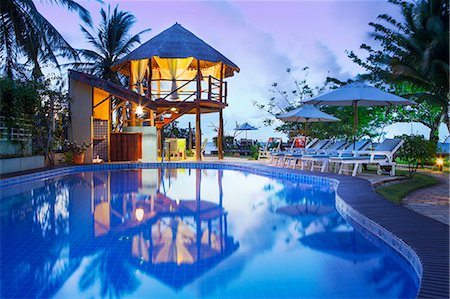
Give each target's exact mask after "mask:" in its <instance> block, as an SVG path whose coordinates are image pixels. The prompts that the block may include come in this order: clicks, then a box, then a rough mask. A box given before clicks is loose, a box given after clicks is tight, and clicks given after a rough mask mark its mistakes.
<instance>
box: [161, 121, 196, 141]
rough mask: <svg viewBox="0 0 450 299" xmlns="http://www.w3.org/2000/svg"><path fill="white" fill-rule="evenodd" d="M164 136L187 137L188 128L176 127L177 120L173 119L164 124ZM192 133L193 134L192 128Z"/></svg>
mask: <svg viewBox="0 0 450 299" xmlns="http://www.w3.org/2000/svg"><path fill="white" fill-rule="evenodd" d="M163 130H164V136H165V137H167V138H186V139H188V138H189V130H188V129H185V128H180V127H178V121H173V122H171V123H169V124H167V125H165V126H164V129H163ZM192 131H193V132H192V135H193V136H195V132H194V130H192Z"/></svg>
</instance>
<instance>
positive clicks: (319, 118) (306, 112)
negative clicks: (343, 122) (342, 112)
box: [277, 105, 340, 124]
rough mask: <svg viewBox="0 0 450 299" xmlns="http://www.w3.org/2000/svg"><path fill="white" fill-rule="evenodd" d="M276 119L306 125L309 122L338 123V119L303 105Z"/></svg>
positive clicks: (310, 106)
mask: <svg viewBox="0 0 450 299" xmlns="http://www.w3.org/2000/svg"><path fill="white" fill-rule="evenodd" d="M277 118H278V119H281V120H284V121H292V122H302V123H306V124H308V123H310V122H332V121H340V119H339V118H336V117H334V116H333V115H330V114H327V113H325V112H322V111H320V110H319V109H318V108H316V107H314V106H313V105H303V106H302V107H299V108H297V109H294V110H291V111H289V112H286V113H284V114H281V115H278V116H277Z"/></svg>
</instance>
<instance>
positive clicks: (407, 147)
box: [397, 135, 436, 177]
mask: <svg viewBox="0 0 450 299" xmlns="http://www.w3.org/2000/svg"><path fill="white" fill-rule="evenodd" d="M400 138H402V139H403V140H404V141H405V143H404V144H403V146H402V147H401V148H400V150H399V151H398V155H397V156H398V157H399V158H400V159H402V160H403V161H405V162H406V163H407V165H408V175H409V177H413V176H414V175H415V174H416V171H417V167H419V164H422V163H424V162H425V161H426V160H428V159H430V158H432V157H434V156H435V153H436V144H435V143H434V142H433V141H432V140H426V139H425V138H424V137H423V136H422V135H411V136H409V135H402V136H400Z"/></svg>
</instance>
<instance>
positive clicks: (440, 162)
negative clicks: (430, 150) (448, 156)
mask: <svg viewBox="0 0 450 299" xmlns="http://www.w3.org/2000/svg"><path fill="white" fill-rule="evenodd" d="M436 165H437V167H438V169H439V170H442V167H443V166H444V159H442V158H441V157H439V158H437V159H436Z"/></svg>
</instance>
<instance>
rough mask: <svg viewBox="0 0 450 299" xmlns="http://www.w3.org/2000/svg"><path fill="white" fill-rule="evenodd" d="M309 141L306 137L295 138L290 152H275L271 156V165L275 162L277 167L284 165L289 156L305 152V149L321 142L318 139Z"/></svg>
mask: <svg viewBox="0 0 450 299" xmlns="http://www.w3.org/2000/svg"><path fill="white" fill-rule="evenodd" d="M307 139H308V138H306V137H304V136H299V137H294V139H293V140H292V144H291V146H290V147H289V149H288V150H286V151H279V152H273V153H271V154H270V156H271V157H272V159H271V160H270V163H273V162H275V165H278V164H279V163H280V162H281V163H280V164H281V165H284V164H285V159H286V157H287V155H289V154H292V153H296V152H301V151H304V150H305V149H308V148H310V147H311V146H312V145H314V144H315V143H316V142H317V140H319V139H317V138H314V139H311V140H310V141H309V142H307Z"/></svg>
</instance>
